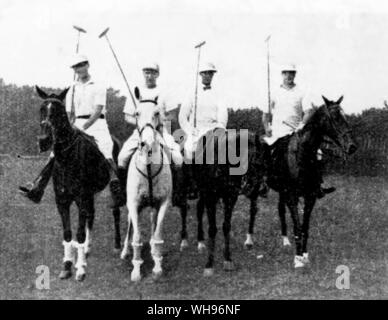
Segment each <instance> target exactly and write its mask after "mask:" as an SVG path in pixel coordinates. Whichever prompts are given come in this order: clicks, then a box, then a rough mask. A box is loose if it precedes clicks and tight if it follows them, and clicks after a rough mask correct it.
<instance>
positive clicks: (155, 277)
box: [152, 270, 163, 281]
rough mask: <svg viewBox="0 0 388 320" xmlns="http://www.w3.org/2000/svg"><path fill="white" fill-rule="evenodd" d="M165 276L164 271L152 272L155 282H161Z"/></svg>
mask: <svg viewBox="0 0 388 320" xmlns="http://www.w3.org/2000/svg"><path fill="white" fill-rule="evenodd" d="M162 275H163V271H162V270H158V271H152V279H153V280H154V281H157V280H159V279H160V278H161V277H162Z"/></svg>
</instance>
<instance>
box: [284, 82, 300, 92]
mask: <svg viewBox="0 0 388 320" xmlns="http://www.w3.org/2000/svg"><path fill="white" fill-rule="evenodd" d="M280 88H283V89H285V90H288V91H291V90H294V89H295V88H296V83H294V86H293V87H291V88H289V87H286V86H285V85H284V84H283V83H282V84H281V85H280Z"/></svg>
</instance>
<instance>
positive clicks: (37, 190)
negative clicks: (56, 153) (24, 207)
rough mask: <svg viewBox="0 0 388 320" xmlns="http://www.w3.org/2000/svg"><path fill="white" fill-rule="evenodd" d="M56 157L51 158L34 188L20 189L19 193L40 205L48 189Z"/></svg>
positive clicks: (34, 183)
mask: <svg viewBox="0 0 388 320" xmlns="http://www.w3.org/2000/svg"><path fill="white" fill-rule="evenodd" d="M54 162H55V159H54V157H50V158H49V161H48V162H47V163H46V165H45V166H44V168H43V169H42V171H41V172H40V174H39V176H38V177H37V178H36V179H35V181H34V182H33V183H32V187H30V188H28V187H25V186H20V187H19V192H20V193H21V194H22V195H23V196H25V197H27V198H28V199H30V200H31V201H33V202H35V203H39V202H40V201H41V200H42V197H43V194H44V190H45V189H46V187H47V185H48V183H49V181H50V178H51V175H52V172H53V168H54Z"/></svg>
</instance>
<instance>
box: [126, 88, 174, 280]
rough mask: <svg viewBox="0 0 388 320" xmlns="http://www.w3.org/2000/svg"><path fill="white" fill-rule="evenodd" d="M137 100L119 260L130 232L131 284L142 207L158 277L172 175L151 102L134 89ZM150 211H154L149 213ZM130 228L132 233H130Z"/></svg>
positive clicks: (137, 277) (138, 262)
mask: <svg viewBox="0 0 388 320" xmlns="http://www.w3.org/2000/svg"><path fill="white" fill-rule="evenodd" d="M135 96H136V98H137V99H138V101H139V103H140V104H139V108H138V109H137V111H136V115H135V117H136V130H138V132H139V137H140V139H139V145H138V148H137V149H136V151H135V153H134V154H133V156H132V159H131V161H130V164H129V168H128V180H127V181H128V182H127V207H128V229H127V233H126V238H125V241H124V246H123V250H122V252H121V258H122V259H125V258H126V257H127V256H128V255H129V241H130V235H131V233H132V248H133V259H132V265H133V270H132V272H131V281H140V280H141V278H142V277H141V273H140V266H141V265H142V263H143V260H142V258H141V246H142V243H141V232H140V226H139V214H140V213H141V212H142V210H143V209H145V208H146V207H151V214H150V215H151V240H150V246H151V255H152V258H153V260H154V268H153V270H152V274H153V277H154V279H155V280H156V279H158V278H160V277H161V276H162V273H163V269H162V260H163V256H162V249H163V243H164V240H163V233H162V228H163V222H164V218H165V215H166V213H167V209H168V207H169V205H170V202H171V195H172V175H171V169H170V159H169V157H168V153H167V152H166V150H165V149H164V145H163V143H162V140H161V139H162V137H161V135H160V133H159V132H158V130H157V127H158V126H159V124H160V113H159V111H158V109H157V108H155V106H157V104H158V102H157V98H156V99H155V100H140V95H139V92H138V91H137V90H135ZM153 209H154V210H153ZM132 229H133V230H132Z"/></svg>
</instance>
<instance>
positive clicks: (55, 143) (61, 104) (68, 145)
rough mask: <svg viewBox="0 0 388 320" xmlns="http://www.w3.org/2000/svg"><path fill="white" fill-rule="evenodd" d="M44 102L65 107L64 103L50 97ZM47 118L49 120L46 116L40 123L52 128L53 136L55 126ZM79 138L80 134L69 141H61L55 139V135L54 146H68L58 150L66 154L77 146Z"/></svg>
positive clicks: (74, 135) (66, 139) (73, 135)
mask: <svg viewBox="0 0 388 320" xmlns="http://www.w3.org/2000/svg"><path fill="white" fill-rule="evenodd" d="M44 102H45V103H47V106H49V105H50V104H54V103H55V104H59V105H60V106H62V107H64V104H63V102H62V101H61V100H59V99H57V98H55V97H49V98H47V99H45V100H44ZM47 118H48V115H46V118H45V119H44V120H42V121H41V122H40V123H41V125H45V126H48V127H50V130H51V133H50V134H51V135H53V125H52V123H51V122H50V121H49V120H47ZM79 137H80V135H79V134H76V133H73V134H72V136H71V137H69V139H68V138H65V139H62V140H59V139H57V138H56V137H55V135H53V145H57V146H58V145H64V144H66V146H65V147H62V148H58V151H60V152H62V153H64V152H66V151H69V150H70V149H71V148H72V147H73V146H74V145H75V143H76V142H77V141H78V138H79Z"/></svg>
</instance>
